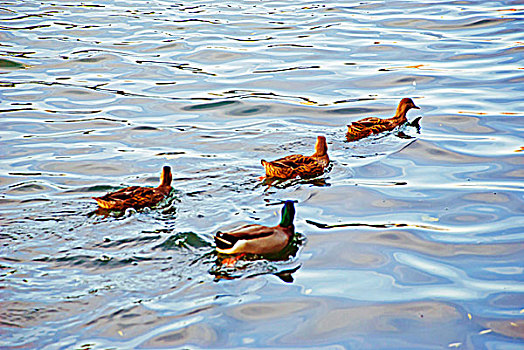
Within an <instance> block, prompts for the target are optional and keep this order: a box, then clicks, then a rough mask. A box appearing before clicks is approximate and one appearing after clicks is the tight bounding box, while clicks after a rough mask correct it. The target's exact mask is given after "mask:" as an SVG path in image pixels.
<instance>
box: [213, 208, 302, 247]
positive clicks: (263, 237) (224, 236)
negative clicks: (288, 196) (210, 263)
mask: <svg viewBox="0 0 524 350" xmlns="http://www.w3.org/2000/svg"><path fill="white" fill-rule="evenodd" d="M294 218H295V207H294V205H293V201H286V202H285V203H284V207H283V208H282V219H281V221H280V224H278V225H277V226H273V227H267V226H262V225H256V224H252V225H245V226H242V227H240V228H237V229H235V230H233V231H230V232H220V231H219V232H217V234H216V235H215V243H216V249H217V251H218V252H219V253H222V254H260V255H263V254H273V253H278V252H280V251H282V250H283V249H284V248H285V247H286V246H287V245H288V243H289V241H290V239H291V238H292V237H293V235H294V234H295V226H294V225H293V219H294Z"/></svg>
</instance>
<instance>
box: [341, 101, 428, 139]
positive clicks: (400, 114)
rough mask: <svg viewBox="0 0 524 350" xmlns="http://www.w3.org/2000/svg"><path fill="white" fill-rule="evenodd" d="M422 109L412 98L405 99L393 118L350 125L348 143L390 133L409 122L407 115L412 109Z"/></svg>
mask: <svg viewBox="0 0 524 350" xmlns="http://www.w3.org/2000/svg"><path fill="white" fill-rule="evenodd" d="M412 108H414V109H420V108H419V107H417V106H415V103H414V102H413V100H412V99H410V98H403V99H402V100H400V103H399V104H398V107H397V112H396V113H395V115H394V116H393V117H391V118H387V119H380V118H376V117H369V118H364V119H361V120H359V121H356V122H353V123H351V124H350V125H348V132H347V133H346V138H347V140H348V141H357V140H360V139H362V138H364V137H368V136H370V135H372V134H378V133H380V132H384V131H390V130H393V129H394V128H396V127H397V126H399V125H402V124H404V123H406V122H407V121H408V119H407V118H406V114H407V113H408V111H409V110H410V109H412Z"/></svg>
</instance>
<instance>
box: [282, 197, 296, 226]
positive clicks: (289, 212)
mask: <svg viewBox="0 0 524 350" xmlns="http://www.w3.org/2000/svg"><path fill="white" fill-rule="evenodd" d="M294 218H295V205H294V203H293V201H285V202H284V207H283V208H282V220H281V221H280V225H279V226H281V227H289V226H291V225H293V220H294Z"/></svg>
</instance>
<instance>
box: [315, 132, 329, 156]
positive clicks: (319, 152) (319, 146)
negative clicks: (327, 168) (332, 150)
mask: <svg viewBox="0 0 524 350" xmlns="http://www.w3.org/2000/svg"><path fill="white" fill-rule="evenodd" d="M326 154H327V142H326V138H325V137H324V136H318V137H317V143H316V144H315V155H316V156H324V155H326Z"/></svg>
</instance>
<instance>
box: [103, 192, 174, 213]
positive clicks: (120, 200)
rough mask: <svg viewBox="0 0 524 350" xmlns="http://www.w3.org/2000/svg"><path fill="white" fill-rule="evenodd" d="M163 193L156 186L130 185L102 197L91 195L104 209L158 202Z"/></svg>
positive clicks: (133, 206)
mask: <svg viewBox="0 0 524 350" xmlns="http://www.w3.org/2000/svg"><path fill="white" fill-rule="evenodd" d="M164 197H165V195H164V194H163V193H162V191H158V190H157V189H156V188H151V187H140V186H131V187H126V188H122V189H121V190H118V191H116V192H111V193H108V194H106V195H104V196H102V197H93V198H94V199H95V200H96V201H97V202H98V204H99V205H100V206H101V207H102V208H106V209H125V208H135V209H141V208H144V207H148V206H151V205H154V204H156V203H158V202H160V201H161V200H162V199H164Z"/></svg>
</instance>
